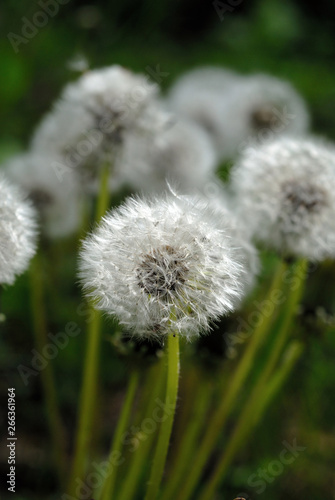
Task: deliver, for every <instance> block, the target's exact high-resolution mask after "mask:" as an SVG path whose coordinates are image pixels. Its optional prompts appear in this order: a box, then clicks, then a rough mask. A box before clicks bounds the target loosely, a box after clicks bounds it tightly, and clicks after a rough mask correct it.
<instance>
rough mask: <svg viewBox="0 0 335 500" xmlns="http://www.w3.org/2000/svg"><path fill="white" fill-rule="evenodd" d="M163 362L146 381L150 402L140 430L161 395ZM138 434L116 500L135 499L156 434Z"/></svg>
mask: <svg viewBox="0 0 335 500" xmlns="http://www.w3.org/2000/svg"><path fill="white" fill-rule="evenodd" d="M163 361H164V360H160V361H159V363H158V366H157V367H155V368H156V370H155V372H154V376H151V377H150V379H149V381H148V382H149V383H150V386H151V393H150V400H149V402H148V404H147V405H146V410H145V413H144V414H143V415H142V419H141V421H140V422H139V423H138V426H140V428H142V426H141V424H142V422H143V420H144V419H145V418H150V419H152V418H153V415H154V410H155V408H156V406H157V402H156V399H157V398H158V397H160V395H161V393H162V390H163V385H164V382H165V370H164V368H165V367H164V366H163ZM157 369H158V373H157ZM139 432H140V433H141V434H140V435H139V438H138V447H136V449H135V450H134V451H133V459H132V461H131V464H130V467H129V469H128V471H127V475H126V477H125V480H124V482H123V487H122V488H121V491H120V493H119V495H118V497H117V498H118V500H133V498H134V497H135V491H136V488H138V483H139V480H140V478H141V475H142V473H143V468H144V467H145V465H146V463H147V461H148V455H149V453H150V450H151V448H152V443H153V440H154V437H155V435H156V432H152V433H150V434H149V433H147V434H145V432H142V429H140V431H139Z"/></svg>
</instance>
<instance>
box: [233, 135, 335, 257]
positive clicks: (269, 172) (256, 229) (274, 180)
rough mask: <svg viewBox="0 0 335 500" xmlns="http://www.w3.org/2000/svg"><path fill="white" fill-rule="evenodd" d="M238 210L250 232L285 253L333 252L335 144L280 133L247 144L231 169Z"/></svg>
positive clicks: (324, 254) (314, 254) (330, 254)
mask: <svg viewBox="0 0 335 500" xmlns="http://www.w3.org/2000/svg"><path fill="white" fill-rule="evenodd" d="M232 188H233V190H234V192H235V194H236V205H237V207H238V210H239V213H240V216H241V217H242V218H243V219H244V220H245V221H246V224H247V225H248V227H249V228H250V231H251V233H252V235H253V237H254V238H255V239H257V240H259V241H262V242H264V243H266V244H267V245H269V246H271V247H273V248H275V249H277V250H278V251H280V252H284V253H285V254H290V255H292V256H302V257H306V258H309V259H311V260H322V259H324V258H327V257H329V258H331V257H333V256H334V255H335V250H334V249H335V229H334V217H335V195H334V193H335V147H334V146H332V145H329V144H326V143H325V142H324V141H321V140H318V139H314V138H310V139H309V138H306V139H300V140H296V139H289V138H282V139H278V140H277V141H274V142H272V143H268V144H266V145H263V146H262V147H259V149H255V148H253V149H249V150H247V151H246V152H245V153H244V155H242V157H241V159H240V161H239V163H238V164H237V165H236V166H235V167H234V169H233V172H232Z"/></svg>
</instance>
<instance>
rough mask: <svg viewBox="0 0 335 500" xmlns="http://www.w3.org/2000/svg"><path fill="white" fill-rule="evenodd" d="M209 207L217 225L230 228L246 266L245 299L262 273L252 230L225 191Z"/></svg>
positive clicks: (233, 240)
mask: <svg viewBox="0 0 335 500" xmlns="http://www.w3.org/2000/svg"><path fill="white" fill-rule="evenodd" d="M208 206H209V207H210V208H211V209H212V210H213V213H214V214H215V217H216V221H217V224H218V225H219V224H220V223H221V222H222V224H223V225H225V226H226V227H229V233H230V235H231V242H232V246H233V247H234V251H235V252H236V254H237V255H238V256H239V260H240V261H241V262H242V263H243V265H244V268H245V271H246V272H245V273H244V275H243V280H244V296H243V298H244V297H245V296H247V295H248V294H249V293H250V292H251V291H252V290H253V288H254V287H255V284H256V279H257V276H258V275H259V272H260V260H259V255H258V251H257V249H256V247H255V245H254V243H253V242H252V238H251V234H250V228H248V227H247V225H246V222H245V220H243V219H242V217H240V216H239V212H238V210H236V208H235V206H234V200H232V199H231V198H230V196H229V194H228V193H227V192H226V191H225V190H222V192H221V193H220V194H217V195H216V196H215V197H213V198H211V199H210V200H209V201H208Z"/></svg>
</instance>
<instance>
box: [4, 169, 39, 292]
mask: <svg viewBox="0 0 335 500" xmlns="http://www.w3.org/2000/svg"><path fill="white" fill-rule="evenodd" d="M36 229H37V224H36V214H35V210H34V209H33V207H32V206H31V204H30V203H29V202H28V201H26V200H24V196H23V194H22V193H21V191H20V190H19V189H18V188H17V187H16V186H14V185H12V184H11V183H9V182H8V181H7V179H5V177H4V176H3V175H1V176H0V284H1V285H3V284H8V285H11V284H13V283H14V281H15V278H16V276H18V275H20V274H21V273H23V272H24V271H25V270H26V269H27V267H28V264H29V261H30V259H31V258H32V257H33V255H34V254H35V251H36Z"/></svg>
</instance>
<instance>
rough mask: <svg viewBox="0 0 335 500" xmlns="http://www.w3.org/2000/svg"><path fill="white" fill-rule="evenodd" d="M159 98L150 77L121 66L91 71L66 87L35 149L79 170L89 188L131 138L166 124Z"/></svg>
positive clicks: (36, 137) (39, 129) (42, 125)
mask: <svg viewBox="0 0 335 500" xmlns="http://www.w3.org/2000/svg"><path fill="white" fill-rule="evenodd" d="M157 97H158V85H157V84H155V83H153V82H151V81H149V79H148V78H147V77H146V76H145V75H137V74H134V73H132V72H131V71H129V70H127V69H125V68H123V67H121V66H118V65H114V66H110V67H106V68H102V69H97V70H89V71H87V72H85V73H84V74H83V75H81V76H80V78H79V79H78V80H77V81H75V82H73V83H70V84H68V85H67V86H66V87H65V88H64V90H63V92H62V94H61V96H60V98H59V100H58V101H57V102H56V104H55V105H54V107H53V109H52V110H51V111H50V112H49V113H48V114H47V115H46V116H45V118H44V119H43V120H42V122H41V123H40V125H39V126H38V127H37V129H36V131H35V134H34V136H33V139H32V144H31V147H32V149H33V150H34V151H36V153H37V154H42V155H43V156H53V157H56V158H60V159H61V161H62V162H63V163H65V164H66V165H67V166H68V167H69V168H73V167H76V168H75V173H76V174H77V175H78V178H79V179H81V180H82V182H83V185H84V186H85V187H89V186H90V184H91V183H92V179H93V182H94V179H96V178H97V177H99V172H100V170H101V166H102V165H103V164H106V163H108V164H111V165H113V163H114V161H115V156H116V154H117V152H118V150H119V149H120V148H121V147H122V144H123V142H124V140H125V138H126V136H127V134H128V133H134V132H135V131H142V130H152V129H156V128H159V127H160V126H161V124H162V123H165V120H166V118H165V117H166V113H165V112H163V111H162V110H161V108H160V106H159V104H158V101H157ZM88 173H90V175H88Z"/></svg>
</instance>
